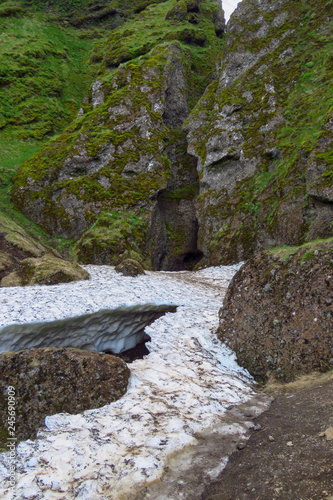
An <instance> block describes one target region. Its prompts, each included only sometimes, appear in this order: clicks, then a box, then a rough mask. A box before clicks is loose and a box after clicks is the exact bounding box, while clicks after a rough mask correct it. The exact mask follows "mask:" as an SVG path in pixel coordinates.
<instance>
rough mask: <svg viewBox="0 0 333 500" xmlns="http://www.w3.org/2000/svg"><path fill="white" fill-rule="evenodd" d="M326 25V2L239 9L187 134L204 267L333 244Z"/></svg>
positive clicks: (285, 0) (283, 0)
mask: <svg viewBox="0 0 333 500" xmlns="http://www.w3.org/2000/svg"><path fill="white" fill-rule="evenodd" d="M332 15H333V6H332V5H331V4H330V5H328V4H327V2H324V1H315V0H310V1H309V2H308V3H307V4H306V6H305V5H304V4H303V2H294V1H290V0H273V1H267V0H264V1H263V0H254V1H253V0H243V1H242V2H240V3H239V4H238V7H237V9H236V10H235V12H234V13H233V15H232V16H231V19H230V21H229V23H228V27H227V35H226V37H227V38H226V43H225V46H224V52H223V56H222V59H221V69H220V71H219V75H218V79H217V80H216V81H214V82H213V83H212V84H211V85H210V86H209V87H208V88H207V90H206V92H205V94H204V95H203V97H202V98H201V100H200V101H199V103H198V104H197V106H196V108H195V109H194V110H193V112H192V113H191V116H190V118H189V121H188V124H187V132H188V142H189V147H188V152H189V153H190V154H191V155H194V156H195V157H196V158H197V160H198V172H199V179H200V194H199V197H198V199H197V203H196V208H197V217H198V222H199V233H198V247H199V248H200V249H201V250H202V251H203V252H204V254H205V256H206V263H208V264H213V265H216V264H221V263H232V262H237V261H240V260H244V259H247V258H249V257H251V256H252V255H253V254H254V253H255V252H256V251H258V250H260V249H265V248H266V249H267V248H272V247H274V246H280V245H284V244H287V245H300V244H302V243H303V242H305V241H309V240H311V239H316V238H319V237H320V238H325V237H326V238H327V237H330V236H332V235H333V227H332V224H330V222H331V221H332V218H333V209H332V158H331V149H332V141H333V135H332V110H331V98H332V90H331V85H330V82H331V78H332V61H331V56H330V51H329V49H328V45H327V44H328V43H330V42H329V40H330V34H331V32H332V23H333V21H332V19H333V17H332ZM319 39H320V40H321V42H320V48H319V45H318V43H317V40H319ZM318 50H319V53H318ZM314 54H316V56H314ZM319 61H322V63H320V62H319Z"/></svg>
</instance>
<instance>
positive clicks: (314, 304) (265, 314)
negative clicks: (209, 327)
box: [218, 238, 333, 381]
mask: <svg viewBox="0 0 333 500" xmlns="http://www.w3.org/2000/svg"><path fill="white" fill-rule="evenodd" d="M332 305H333V238H330V239H328V240H322V241H316V242H312V243H307V244H305V245H303V246H301V247H290V248H288V247H285V248H281V249H276V250H271V251H264V252H261V253H259V254H258V255H256V257H254V258H253V259H251V260H249V261H248V262H247V263H246V264H245V265H244V266H243V267H242V268H241V269H240V270H239V271H238V273H237V274H236V275H235V276H234V278H233V280H232V282H231V285H230V286H229V289H228V292H227V295H226V297H225V300H224V303H223V307H222V309H221V310H220V326H219V330H218V336H219V338H220V339H221V340H222V341H223V342H225V343H226V344H227V345H228V346H229V347H231V349H233V350H234V351H235V352H236V355H237V359H238V362H239V363H240V364H241V365H242V366H244V367H245V368H247V369H248V370H249V371H250V373H251V374H252V375H254V376H255V377H256V378H258V379H261V380H267V378H268V377H269V376H270V375H273V376H274V377H276V378H278V379H282V380H284V381H289V380H292V379H293V378H294V377H295V375H297V374H302V373H309V372H310V371H312V370H320V371H326V370H329V369H332V368H333V307H332Z"/></svg>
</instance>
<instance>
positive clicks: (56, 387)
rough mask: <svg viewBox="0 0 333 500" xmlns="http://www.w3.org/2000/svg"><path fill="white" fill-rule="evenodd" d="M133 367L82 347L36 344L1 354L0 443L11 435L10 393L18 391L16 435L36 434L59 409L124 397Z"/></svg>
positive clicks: (80, 407)
mask: <svg viewBox="0 0 333 500" xmlns="http://www.w3.org/2000/svg"><path fill="white" fill-rule="evenodd" d="M129 374H130V371H129V369H128V368H127V366H126V364H125V363H124V362H123V361H122V360H121V359H120V358H117V357H115V356H110V355H108V354H103V355H101V354H98V353H93V352H86V351H80V350H78V349H54V348H45V349H30V350H26V351H21V352H17V353H6V354H2V355H1V356H0V447H2V446H3V445H4V444H5V442H6V439H7V437H8V432H7V429H6V427H7V426H6V422H7V418H8V417H9V415H8V394H10V395H11V396H12V395H13V394H12V391H11V390H9V389H8V388H11V387H13V388H14V390H15V392H14V396H15V418H16V420H15V437H16V438H17V440H19V441H21V440H24V439H34V438H35V437H36V432H37V431H38V429H40V428H42V427H43V425H44V419H45V417H46V416H48V415H54V414H55V413H71V414H76V413H82V412H83V411H84V410H89V409H92V408H100V407H101V406H104V405H106V404H109V403H112V402H113V401H116V400H117V399H119V398H121V397H122V396H123V395H124V394H125V392H126V390H127V383H128V378H129Z"/></svg>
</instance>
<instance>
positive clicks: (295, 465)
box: [201, 375, 333, 500]
mask: <svg viewBox="0 0 333 500" xmlns="http://www.w3.org/2000/svg"><path fill="white" fill-rule="evenodd" d="M271 394H272V395H273V396H274V398H275V400H274V401H273V403H272V404H271V406H270V407H269V409H268V411H267V412H265V413H263V414H262V415H261V416H260V417H258V418H257V419H256V420H255V423H257V424H259V426H258V427H259V430H258V431H255V432H253V434H252V436H251V437H250V439H249V441H248V443H247V446H246V447H245V448H244V449H242V450H238V451H236V452H235V453H233V455H232V456H231V457H230V460H229V462H228V464H227V466H226V468H225V469H224V470H223V472H222V473H221V475H220V476H219V478H218V479H217V480H216V481H214V482H213V483H211V484H210V485H209V486H207V487H206V489H205V491H204V493H203V495H202V497H201V498H202V500H280V499H281V500H319V499H328V500H333V441H330V440H328V439H327V438H326V436H325V435H324V432H325V431H326V430H327V429H329V428H333V376H332V375H326V376H325V375H324V376H320V377H317V376H314V377H308V378H307V379H305V381H304V379H303V381H299V382H295V383H292V384H288V385H287V386H284V388H275V389H273V391H272V393H271Z"/></svg>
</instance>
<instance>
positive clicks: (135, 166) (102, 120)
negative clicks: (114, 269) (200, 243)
mask: <svg viewBox="0 0 333 500" xmlns="http://www.w3.org/2000/svg"><path fill="white" fill-rule="evenodd" d="M223 26H224V24H223V13H222V10H221V6H220V4H219V2H216V1H213V0H203V1H201V2H199V1H197V2H186V1H182V2H178V3H177V2H174V1H171V0H169V1H167V2H163V3H161V4H157V5H153V6H148V7H147V8H146V9H144V10H143V11H142V12H140V13H139V14H138V15H137V16H136V18H135V19H134V20H129V21H127V22H126V23H125V24H123V25H122V26H121V27H119V28H117V29H116V30H114V31H112V32H111V34H110V35H109V36H108V38H107V40H106V42H105V43H100V44H96V46H95V50H94V52H93V54H92V56H91V59H92V60H93V61H94V62H96V61H100V74H101V76H100V78H99V79H98V80H96V81H95V83H94V84H93V85H92V88H91V92H90V94H89V95H88V96H87V97H86V98H85V99H84V101H83V105H82V108H81V110H80V113H79V116H78V118H77V120H76V121H75V122H73V124H72V125H71V126H70V127H69V128H68V129H67V130H66V131H65V132H64V133H63V134H62V135H61V136H60V137H59V138H56V139H55V140H53V141H51V142H50V143H48V144H47V145H46V146H45V147H44V148H43V149H42V150H41V152H40V153H39V154H37V155H36V156H34V157H33V158H32V159H30V160H29V161H28V162H26V163H25V165H24V166H23V167H22V169H21V171H20V172H19V174H18V175H17V176H16V181H15V185H14V189H13V192H12V196H13V200H14V201H15V203H16V205H17V206H18V207H19V208H20V210H21V211H22V212H23V213H24V214H25V215H27V216H28V217H30V218H32V219H33V220H34V221H35V222H37V223H38V224H39V225H40V226H41V227H42V228H43V229H45V230H46V231H47V232H49V233H51V234H52V235H53V236H61V237H65V238H72V239H76V240H80V241H79V242H78V244H77V252H78V255H79V258H80V260H81V261H82V262H83V263H88V262H90V263H91V262H94V263H104V264H117V263H118V262H119V261H120V260H122V259H123V258H128V257H130V258H135V259H137V260H141V261H143V262H145V263H146V264H147V262H149V259H150V258H151V259H152V263H153V267H154V268H161V267H162V268H167V269H174V268H180V267H182V266H183V261H184V260H185V259H186V257H187V256H188V255H190V256H194V260H195V258H196V257H195V256H200V253H199V252H198V250H197V244H196V242H197V221H196V214H195V209H194V202H193V200H194V198H195V197H196V195H197V193H198V178H197V172H196V170H195V161H194V160H192V159H191V158H190V157H189V155H188V154H187V153H186V147H187V145H186V141H185V135H184V133H182V131H181V126H182V123H183V121H184V120H185V119H186V118H187V116H188V114H189V111H190V109H191V108H193V106H194V104H195V103H196V102H197V100H198V98H199V97H200V95H201V94H202V92H203V90H204V88H205V86H206V83H207V81H208V80H209V74H210V73H211V72H212V70H214V69H215V58H216V55H217V53H218V51H219V50H220V47H221V40H220V38H219V37H220V36H221V34H222V28H223ZM183 193H184V196H182V194H183ZM165 199H168V200H169V202H168V203H167V209H165V202H164V201H165ZM166 212H167V213H166ZM106 219H109V220H108V222H106ZM115 220H116V223H114V221H115ZM152 226H153V227H156V228H158V229H157V230H156V231H153V232H152V230H151V229H152ZM184 228H185V229H184ZM188 260H191V257H190V259H188Z"/></svg>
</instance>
